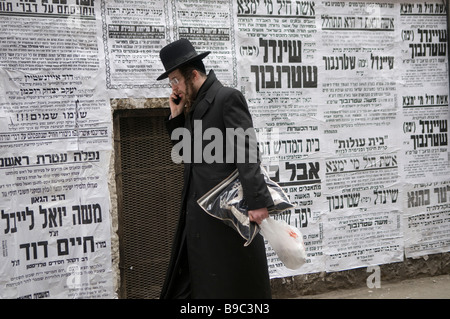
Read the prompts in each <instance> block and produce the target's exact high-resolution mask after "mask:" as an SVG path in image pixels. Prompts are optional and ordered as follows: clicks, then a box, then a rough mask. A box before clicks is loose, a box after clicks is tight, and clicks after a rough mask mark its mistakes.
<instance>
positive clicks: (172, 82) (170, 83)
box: [169, 78, 180, 86]
mask: <svg viewBox="0 0 450 319" xmlns="http://www.w3.org/2000/svg"><path fill="white" fill-rule="evenodd" d="M178 83H180V81H178V79H177V78H173V79H172V80H169V85H170V86H174V85H178Z"/></svg>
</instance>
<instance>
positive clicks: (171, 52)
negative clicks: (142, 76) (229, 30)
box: [156, 39, 211, 81]
mask: <svg viewBox="0 0 450 319" xmlns="http://www.w3.org/2000/svg"><path fill="white" fill-rule="evenodd" d="M210 53H211V52H210V51H207V52H203V53H200V54H197V51H195V48H194V46H193V45H192V43H191V42H190V41H189V40H186V39H180V40H177V41H174V42H172V43H170V44H168V45H166V46H165V47H164V48H162V49H161V51H160V52H159V57H160V58H161V62H162V63H163V65H164V68H165V69H166V72H164V73H163V74H161V75H160V76H159V77H158V78H157V79H156V80H158V81H159V80H163V79H165V78H167V77H168V76H169V73H170V72H172V71H174V70H175V69H177V68H179V67H180V66H182V65H183V64H186V63H188V62H192V61H196V60H201V59H203V58H204V57H206V56H207V55H208V54H210Z"/></svg>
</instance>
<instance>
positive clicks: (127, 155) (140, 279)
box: [115, 109, 183, 299]
mask: <svg viewBox="0 0 450 319" xmlns="http://www.w3.org/2000/svg"><path fill="white" fill-rule="evenodd" d="M167 116H168V110H164V109H150V110H125V111H117V112H115V124H116V130H117V129H119V131H120V133H119V136H120V140H119V141H116V150H118V151H117V153H118V154H117V155H116V157H118V160H119V161H120V166H119V168H118V169H119V170H120V172H117V180H118V198H119V237H120V246H121V247H120V259H121V260H120V264H121V286H122V288H121V297H122V298H127V299H135V298H140V299H149V298H158V297H159V294H160V291H161V288H162V284H163V281H164V276H165V273H166V270H167V266H168V262H169V257H170V250H171V245H172V238H173V234H174V232H175V227H176V224H177V221H178V211H179V203H180V194H181V187H182V180H183V177H182V170H183V169H182V165H176V164H174V163H173V162H172V160H171V158H170V150H171V147H172V144H171V142H170V139H169V137H168V135H167V132H166V129H165V125H164V119H165V118H167ZM117 126H119V128H117ZM116 136H117V135H116ZM117 144H118V145H117Z"/></svg>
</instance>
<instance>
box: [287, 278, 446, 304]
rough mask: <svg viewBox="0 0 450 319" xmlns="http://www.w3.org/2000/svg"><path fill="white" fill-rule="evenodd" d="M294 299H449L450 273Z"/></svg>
mask: <svg viewBox="0 0 450 319" xmlns="http://www.w3.org/2000/svg"><path fill="white" fill-rule="evenodd" d="M296 299H450V274H447V275H441V276H434V277H422V278H415V279H407V280H403V281H399V282H385V283H384V282H383V281H381V286H380V288H368V287H361V288H355V289H345V290H335V291H331V292H327V293H323V294H319V295H308V296H300V297H298V298H296Z"/></svg>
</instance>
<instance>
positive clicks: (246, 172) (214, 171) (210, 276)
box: [161, 71, 273, 299]
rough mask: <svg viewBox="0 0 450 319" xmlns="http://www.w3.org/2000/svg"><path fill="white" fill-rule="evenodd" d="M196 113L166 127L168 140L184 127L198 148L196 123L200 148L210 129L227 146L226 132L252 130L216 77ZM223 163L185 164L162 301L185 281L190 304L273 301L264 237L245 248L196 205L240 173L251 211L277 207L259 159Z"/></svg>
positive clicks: (232, 93)
mask: <svg viewBox="0 0 450 319" xmlns="http://www.w3.org/2000/svg"><path fill="white" fill-rule="evenodd" d="M192 109H193V110H192V111H191V112H190V113H189V114H187V115H184V114H182V115H179V116H177V117H175V118H173V119H169V120H168V121H167V123H166V126H167V129H168V132H169V134H170V136H172V132H173V131H174V130H175V129H176V128H180V127H184V128H186V129H188V130H189V131H190V132H191V134H190V136H191V138H192V140H191V143H194V132H193V123H197V124H198V123H200V122H198V121H196V122H194V121H195V120H201V129H202V132H201V135H199V134H198V133H199V132H197V131H196V133H195V134H196V135H195V138H196V139H197V140H196V142H197V143H198V142H199V141H198V139H199V137H200V136H203V133H204V132H205V130H207V129H208V128H215V129H216V128H217V129H219V130H220V131H221V132H222V134H223V141H225V134H226V128H233V129H234V128H242V129H244V130H246V129H247V128H252V127H253V123H252V119H251V115H250V113H249V110H248V106H247V103H246V101H245V99H244V97H243V95H242V94H241V92H239V91H238V90H236V89H233V88H228V87H224V86H223V85H222V84H221V83H220V82H219V81H218V80H217V78H216V76H215V74H214V72H213V71H211V72H210V73H209V74H208V77H207V80H206V81H205V83H204V84H203V86H202V87H201V88H200V90H199V93H198V95H197V98H196V100H195V101H194V103H193V107H192ZM199 128H200V126H197V128H196V129H199ZM215 132H217V130H216V131H215ZM173 142H174V144H176V142H179V141H174V140H173ZM209 143H211V141H209V140H207V139H205V140H203V142H202V151H203V149H204V147H205V146H206V145H208V144H209ZM195 148H196V146H193V149H192V153H193V154H192V155H193V156H195V154H197V156H198V155H199V154H198V149H197V150H196V149H195ZM224 149H225V148H224ZM183 151H185V150H183ZM238 151H240V150H238ZM223 157H224V158H223V161H220V160H218V161H216V162H213V163H206V162H205V161H204V159H203V161H202V162H201V163H197V161H198V160H196V161H194V162H193V161H185V163H184V165H185V166H184V187H183V192H182V203H181V212H180V217H179V222H178V226H177V230H176V234H175V238H174V242H173V246H172V253H171V258H170V263H169V267H168V271H167V274H166V279H165V283H164V286H163V289H162V292H161V298H164V299H171V298H175V297H177V293H178V292H177V290H178V289H179V287H180V286H183V285H184V284H186V283H187V282H188V281H187V278H189V279H190V291H191V294H190V296H189V297H191V298H270V297H271V292H270V281H269V275H268V268H267V259H266V254H265V246H264V240H263V238H262V236H261V235H257V237H256V238H255V239H254V240H253V241H252V243H251V244H250V245H249V246H247V247H244V243H245V240H244V239H243V238H242V237H241V236H240V235H239V234H238V233H237V232H236V231H235V230H234V229H232V228H231V227H229V226H227V225H225V224H224V223H223V222H222V221H220V220H218V219H216V218H214V217H211V216H210V215H208V214H207V213H205V212H204V211H203V210H202V209H201V208H200V206H199V205H198V204H197V200H198V199H199V198H200V197H201V196H202V195H204V194H205V193H206V192H208V191H209V190H210V189H211V188H213V187H214V186H216V185H217V184H218V183H219V182H221V181H222V180H223V179H225V178H226V177H228V176H229V175H230V174H231V173H232V172H233V171H234V170H235V169H236V167H237V168H238V171H239V176H240V179H241V181H242V185H243V190H244V198H245V199H246V201H247V204H248V208H249V209H257V208H262V207H268V206H270V205H273V201H272V198H271V196H270V193H269V191H268V189H267V186H266V184H265V182H264V179H263V176H262V175H261V172H260V166H259V159H258V162H256V163H248V161H247V163H236V162H231V163H230V161H227V160H226V158H225V157H226V154H223ZM197 159H198V157H197ZM220 162H222V163H220ZM187 265H188V267H187ZM187 274H188V275H187ZM183 282H184V283H183Z"/></svg>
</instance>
